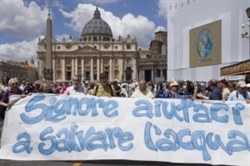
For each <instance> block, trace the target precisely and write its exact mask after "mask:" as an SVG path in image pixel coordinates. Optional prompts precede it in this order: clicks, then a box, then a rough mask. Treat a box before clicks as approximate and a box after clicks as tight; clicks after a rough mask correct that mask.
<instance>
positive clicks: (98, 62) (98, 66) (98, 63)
mask: <svg viewBox="0 0 250 166" xmlns="http://www.w3.org/2000/svg"><path fill="white" fill-rule="evenodd" d="M96 63H97V80H99V75H100V58H97V62H96Z"/></svg>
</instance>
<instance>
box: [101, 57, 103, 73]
mask: <svg viewBox="0 0 250 166" xmlns="http://www.w3.org/2000/svg"><path fill="white" fill-rule="evenodd" d="M100 60H101V61H100V62H101V73H102V72H103V57H101V59H100Z"/></svg>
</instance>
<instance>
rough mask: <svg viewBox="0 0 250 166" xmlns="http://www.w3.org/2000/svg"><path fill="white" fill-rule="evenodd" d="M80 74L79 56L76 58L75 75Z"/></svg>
mask: <svg viewBox="0 0 250 166" xmlns="http://www.w3.org/2000/svg"><path fill="white" fill-rule="evenodd" d="M76 74H77V75H79V73H78V60H77V58H75V75H76Z"/></svg>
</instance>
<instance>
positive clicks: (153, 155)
mask: <svg viewBox="0 0 250 166" xmlns="http://www.w3.org/2000/svg"><path fill="white" fill-rule="evenodd" d="M249 126H250V107H249V105H247V104H245V103H242V102H220V101H208V103H201V102H200V101H193V100H179V99H152V100H151V99H135V98H118V97H116V98H106V97H95V96H90V95H86V96H85V95H82V94H79V95H72V96H67V95H60V96H59V95H54V94H42V93H41V94H33V95H32V96H27V97H26V98H23V99H20V100H16V103H15V104H14V105H13V106H12V108H11V109H10V110H8V111H7V112H6V119H5V121H4V127H3V133H2V141H1V151H0V152H1V153H0V157H1V159H11V160H67V161H68V160H77V161H79V160H98V159H105V160H112V159H114V160H117V159H122V160H142V161H161V162H178V163H206V164H216V165H217V164H225V165H250V127H249ZM142 153H143V155H142Z"/></svg>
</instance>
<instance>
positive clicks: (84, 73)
mask: <svg viewBox="0 0 250 166" xmlns="http://www.w3.org/2000/svg"><path fill="white" fill-rule="evenodd" d="M136 51H137V41H136V39H135V38H132V37H131V36H130V35H127V36H126V37H121V36H119V37H118V39H114V38H113V34H112V30H111V28H110V26H109V25H108V23H106V22H105V21H104V20H103V19H102V18H101V13H100V11H99V10H98V8H96V10H95V12H94V16H93V18H92V19H91V20H90V21H89V22H87V24H86V25H85V26H84V27H83V30H82V33H81V36H80V37H79V38H78V39H75V38H70V37H69V38H68V39H64V40H63V41H57V40H52V21H51V19H50V15H49V17H48V20H47V34H46V37H45V38H44V39H40V40H39V42H38V50H37V54H38V74H39V79H44V78H45V79H49V80H50V79H51V80H53V81H70V80H71V78H72V76H74V75H79V76H81V77H82V79H83V80H89V81H96V80H98V79H99V75H100V73H102V72H105V73H107V75H108V78H109V80H110V81H113V80H120V81H130V80H136V78H137V75H136V74H137V72H136V60H135V58H134V57H135V56H134V55H135V54H136ZM46 74H47V75H48V76H46ZM50 74H51V75H50ZM50 76H51V77H50Z"/></svg>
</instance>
